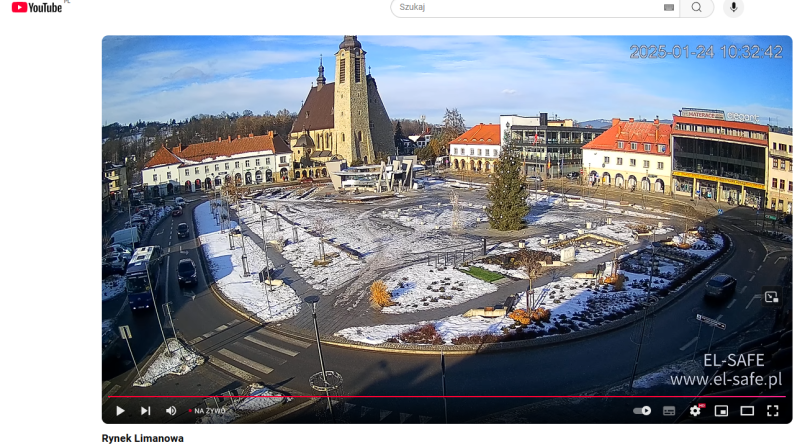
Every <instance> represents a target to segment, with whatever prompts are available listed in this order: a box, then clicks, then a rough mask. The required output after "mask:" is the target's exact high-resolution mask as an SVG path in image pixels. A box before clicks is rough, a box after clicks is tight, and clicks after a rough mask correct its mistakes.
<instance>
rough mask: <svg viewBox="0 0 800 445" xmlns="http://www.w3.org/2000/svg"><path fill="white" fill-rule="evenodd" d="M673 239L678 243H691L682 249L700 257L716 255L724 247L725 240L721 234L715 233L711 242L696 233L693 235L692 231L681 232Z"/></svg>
mask: <svg viewBox="0 0 800 445" xmlns="http://www.w3.org/2000/svg"><path fill="white" fill-rule="evenodd" d="M672 241H673V242H674V243H676V244H679V243H683V242H685V243H686V244H689V245H690V246H691V247H690V248H689V249H686V250H683V249H682V251H683V252H686V253H688V254H690V255H697V256H698V257H700V258H708V257H710V256H711V255H714V253H716V252H717V251H719V250H720V249H722V246H723V245H724V240H723V239H722V235H720V234H714V235H713V236H712V237H711V242H710V243H709V242H707V241H705V240H702V239H700V238H698V237H697V236H695V235H692V234H691V233H689V234H686V233H680V234H678V235H675V236H673V237H672Z"/></svg>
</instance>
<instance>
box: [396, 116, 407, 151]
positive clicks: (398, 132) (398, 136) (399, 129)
mask: <svg viewBox="0 0 800 445" xmlns="http://www.w3.org/2000/svg"><path fill="white" fill-rule="evenodd" d="M405 137H406V136H405V135H404V134H403V127H402V125H400V121H397V125H395V126H394V146H395V147H399V146H400V143H401V140H402V139H404V138H405Z"/></svg>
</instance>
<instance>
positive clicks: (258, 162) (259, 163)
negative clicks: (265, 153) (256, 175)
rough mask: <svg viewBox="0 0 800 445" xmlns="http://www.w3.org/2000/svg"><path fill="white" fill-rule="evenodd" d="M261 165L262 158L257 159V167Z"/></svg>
mask: <svg viewBox="0 0 800 445" xmlns="http://www.w3.org/2000/svg"><path fill="white" fill-rule="evenodd" d="M259 165H261V159H256V167H258V166H259Z"/></svg>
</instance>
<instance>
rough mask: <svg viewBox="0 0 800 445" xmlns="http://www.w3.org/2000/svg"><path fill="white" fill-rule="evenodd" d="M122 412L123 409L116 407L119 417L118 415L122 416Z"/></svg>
mask: <svg viewBox="0 0 800 445" xmlns="http://www.w3.org/2000/svg"><path fill="white" fill-rule="evenodd" d="M124 412H125V410H124V409H122V408H120V407H117V415H120V414H122V413H124Z"/></svg>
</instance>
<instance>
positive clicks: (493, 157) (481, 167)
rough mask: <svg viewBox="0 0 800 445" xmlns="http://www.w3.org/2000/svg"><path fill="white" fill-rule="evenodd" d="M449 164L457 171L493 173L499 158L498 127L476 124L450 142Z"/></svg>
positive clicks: (495, 125) (496, 125)
mask: <svg viewBox="0 0 800 445" xmlns="http://www.w3.org/2000/svg"><path fill="white" fill-rule="evenodd" d="M449 153H450V162H451V163H452V166H453V168H455V169H458V170H470V171H478V172H487V173H488V172H493V171H494V170H495V169H496V167H497V160H498V159H499V158H500V125H498V124H488V125H486V124H482V123H481V124H478V125H476V126H474V127H472V128H470V129H469V130H467V131H466V132H465V133H464V134H462V135H460V136H459V137H457V138H455V139H453V140H452V141H450V151H449Z"/></svg>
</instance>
